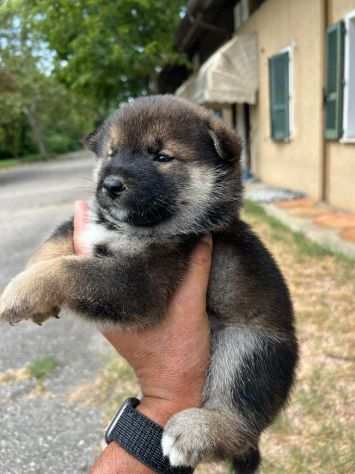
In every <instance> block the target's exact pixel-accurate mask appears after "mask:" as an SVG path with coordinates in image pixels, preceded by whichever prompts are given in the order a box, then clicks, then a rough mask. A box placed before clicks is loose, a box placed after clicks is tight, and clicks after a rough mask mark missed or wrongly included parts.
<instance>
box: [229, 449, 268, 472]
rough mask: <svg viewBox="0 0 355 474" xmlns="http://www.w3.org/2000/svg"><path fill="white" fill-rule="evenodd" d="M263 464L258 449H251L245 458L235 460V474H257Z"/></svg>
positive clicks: (239, 457) (245, 454)
mask: <svg viewBox="0 0 355 474" xmlns="http://www.w3.org/2000/svg"><path fill="white" fill-rule="evenodd" d="M260 462H261V456H260V451H259V449H258V448H255V449H250V450H249V451H247V452H246V453H244V454H243V456H238V457H236V458H234V459H233V461H232V464H233V469H234V472H235V474H256V473H257V470H258V467H259V465H260Z"/></svg>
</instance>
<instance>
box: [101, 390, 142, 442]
mask: <svg viewBox="0 0 355 474" xmlns="http://www.w3.org/2000/svg"><path fill="white" fill-rule="evenodd" d="M138 405H139V400H138V398H128V399H127V400H126V401H125V402H124V403H123V405H122V406H121V408H120V409H119V410H118V412H117V413H116V415H115V416H114V417H113V419H112V421H111V423H110V424H109V426H108V428H107V429H106V432H105V441H106V443H107V444H109V443H111V441H112V432H113V430H114V429H115V427H116V425H117V422H118V420H119V419H120V418H121V416H122V414H123V413H124V411H125V410H126V408H127V407H133V408H136V407H137V406H138Z"/></svg>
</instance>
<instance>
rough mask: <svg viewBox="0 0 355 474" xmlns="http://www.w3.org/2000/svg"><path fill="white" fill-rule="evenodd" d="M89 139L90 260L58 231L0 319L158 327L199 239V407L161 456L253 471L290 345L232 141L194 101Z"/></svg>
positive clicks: (127, 110) (289, 365) (129, 117)
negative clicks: (75, 319) (202, 361)
mask: <svg viewBox="0 0 355 474" xmlns="http://www.w3.org/2000/svg"><path fill="white" fill-rule="evenodd" d="M87 144H88V146H89V147H90V149H91V150H92V151H94V152H95V153H96V155H97V160H98V161H97V168H96V172H95V189H96V191H95V195H94V197H93V200H92V204H91V216H90V224H89V225H88V228H87V232H86V234H85V235H84V240H85V245H87V247H88V249H89V256H87V257H79V256H76V255H74V251H73V241H72V236H73V222H72V220H71V221H68V222H66V223H64V224H63V225H61V226H60V227H59V228H58V229H57V230H56V231H55V232H54V233H53V235H52V236H51V237H50V239H49V240H48V241H47V242H46V243H44V244H43V246H42V247H41V248H40V249H39V250H38V251H37V253H36V254H35V255H34V256H33V258H32V260H31V261H30V264H29V266H28V267H27V268H26V269H25V271H24V272H23V273H21V274H19V275H18V276H17V277H16V278H14V280H13V281H12V282H10V284H9V285H8V287H7V288H6V289H5V291H4V293H3V294H2V296H1V299H0V318H1V319H3V320H7V321H9V322H13V323H15V322H17V321H20V320H22V319H33V320H34V321H36V322H39V323H41V322H42V321H44V320H46V319H47V318H49V317H51V316H56V315H58V313H59V311H60V310H61V309H62V308H66V309H69V310H71V311H73V312H75V313H77V314H78V315H79V316H81V317H83V318H85V319H88V320H91V321H95V322H97V323H99V324H100V323H105V324H112V325H118V326H120V327H122V328H126V327H141V328H142V327H148V326H152V325H154V324H159V321H160V320H161V319H162V318H163V317H164V314H165V313H166V309H167V305H168V303H169V298H170V296H171V295H172V294H173V292H174V291H175V289H176V287H177V285H178V283H179V281H180V280H181V278H182V275H183V273H184V271H185V268H186V266H187V262H188V260H189V256H190V254H191V251H192V249H193V248H194V245H195V244H196V242H197V241H198V240H199V239H200V238H201V236H202V235H203V234H206V233H211V234H212V235H213V241H214V254H213V263H212V270H211V275H210V282H209V290H208V300H207V310H208V315H209V319H210V325H211V337H212V353H211V360H210V367H209V371H208V375H207V378H206V384H205V389H204V401H203V405H202V406H201V408H198V409H197V408H196V409H189V410H185V411H182V412H181V413H178V414H177V415H175V416H174V417H172V419H171V420H170V421H169V422H168V424H167V425H166V427H165V429H164V435H163V440H162V447H163V452H164V454H165V455H166V456H168V457H169V459H170V462H171V464H172V465H190V466H196V465H197V464H198V463H199V462H200V461H202V460H204V461H205V460H212V459H220V458H229V459H231V460H232V461H233V465H234V467H235V470H236V472H237V473H239V474H251V473H254V472H256V469H257V467H258V465H259V463H260V454H259V449H258V442H259V437H260V434H261V433H262V431H263V430H264V429H265V428H266V427H267V426H268V425H270V423H272V421H273V420H274V418H275V416H276V415H277V414H278V412H279V411H280V409H281V408H282V407H283V405H284V404H285V402H286V400H287V397H288V394H289V391H290V388H291V386H292V382H293V378H294V372H295V366H296V362H297V341H296V337H295V332H294V327H293V310H292V304H291V301H290V297H289V293H288V290H287V287H286V284H285V282H284V280H283V277H282V275H281V273H280V271H279V269H278V268H277V265H276V263H275V262H274V260H273V258H272V256H271V255H270V254H269V252H268V251H267V250H266V249H265V247H264V246H263V245H262V243H261V242H260V241H259V239H258V238H257V237H256V236H255V235H254V234H253V232H252V231H251V230H250V228H249V227H248V225H247V224H245V223H244V222H243V221H242V220H241V219H240V217H239V211H240V207H241V205H242V197H241V196H242V185H241V178H240V163H239V157H240V141H239V139H238V137H237V136H236V134H235V133H234V132H233V131H232V130H230V129H228V128H227V127H226V125H225V124H224V123H223V122H222V121H221V120H220V119H218V118H217V117H215V116H214V115H212V114H211V113H210V112H208V111H207V110H205V109H203V108H201V107H199V106H196V105H194V104H192V103H190V102H188V101H185V100H182V99H178V98H176V97H173V96H152V97H144V98H139V99H137V100H135V101H133V102H131V103H128V104H126V105H124V106H122V107H121V108H120V109H119V110H118V111H117V112H115V113H114V114H113V115H112V116H111V117H109V118H108V119H107V120H106V122H105V123H104V124H103V125H102V126H101V127H99V128H98V129H97V130H96V131H95V132H93V133H92V134H90V135H89V137H88V138H87ZM187 317H188V316H187ZM177 336H178V335H177Z"/></svg>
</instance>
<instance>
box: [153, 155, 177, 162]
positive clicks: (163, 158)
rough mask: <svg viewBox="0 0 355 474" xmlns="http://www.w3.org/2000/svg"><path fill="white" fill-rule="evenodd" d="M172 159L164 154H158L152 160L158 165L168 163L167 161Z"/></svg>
mask: <svg viewBox="0 0 355 474" xmlns="http://www.w3.org/2000/svg"><path fill="white" fill-rule="evenodd" d="M173 159H174V157H173V156H170V155H165V154H164V153H158V154H157V155H155V156H154V158H153V160H154V161H157V162H158V163H169V161H172V160H173Z"/></svg>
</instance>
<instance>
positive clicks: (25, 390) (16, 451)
mask: <svg viewBox="0 0 355 474" xmlns="http://www.w3.org/2000/svg"><path fill="white" fill-rule="evenodd" d="M78 156H79V155H76V154H74V155H73V156H72V157H71V158H70V159H69V160H65V161H57V162H51V163H47V164H33V165H30V166H26V167H23V168H22V167H21V168H18V169H13V170H9V171H2V172H0V239H1V241H0V288H3V287H4V286H5V285H6V283H7V282H8V281H9V279H10V278H11V277H12V276H14V275H15V274H16V273H18V272H19V271H20V270H21V269H22V267H23V265H24V263H25V262H26V260H27V259H28V257H29V256H30V255H31V253H32V252H33V250H34V248H35V247H36V246H37V245H38V244H39V243H40V242H41V241H42V240H43V239H44V238H45V237H46V235H48V233H49V232H50V231H51V229H53V227H54V226H55V225H56V224H57V223H60V222H61V221H62V220H64V219H65V218H67V217H70V215H71V214H72V212H73V202H74V200H75V199H78V198H85V197H87V196H88V194H89V191H90V188H91V170H92V166H93V158H92V157H89V156H88V155H87V156H86V155H84V156H83V154H81V156H80V158H78ZM108 350H109V349H108V348H107V345H106V344H105V342H104V341H103V339H102V337H101V336H100V335H99V334H98V333H97V331H96V330H95V329H94V328H93V327H91V326H89V325H87V324H86V323H82V322H81V321H79V320H74V319H70V318H68V317H67V318H65V317H63V318H62V319H60V320H53V321H49V322H47V323H46V324H45V325H44V326H42V327H38V326H36V325H34V324H32V323H30V322H24V323H21V324H19V325H18V326H16V327H10V326H8V325H4V324H2V325H1V326H0V474H28V473H37V474H76V473H83V472H87V471H88V467H89V465H90V464H91V463H92V461H93V459H94V457H95V455H97V453H98V449H99V446H100V442H101V440H102V433H103V425H102V415H101V413H100V411H99V410H98V409H97V408H93V407H88V406H85V403H82V401H80V402H73V401H71V400H70V394H71V393H73V392H74V391H75V390H76V389H77V388H78V387H80V386H81V385H82V384H86V383H89V382H92V381H93V380H94V379H95V376H96V373H97V371H98V369H99V368H100V367H102V365H103V364H104V354H105V353H106V351H108ZM44 357H51V358H54V359H55V360H56V361H57V363H58V367H57V368H56V369H54V371H53V372H52V373H51V374H50V375H49V376H48V377H47V378H46V379H45V381H44V387H45V390H44V392H43V393H37V392H36V390H35V387H36V382H35V380H33V379H30V380H22V381H21V380H12V381H11V380H10V381H8V382H4V381H3V382H1V375H3V374H4V373H8V371H9V370H13V369H15V371H16V370H17V369H21V368H23V367H26V366H28V365H29V364H30V363H32V362H33V361H38V360H39V359H41V358H44ZM15 373H16V372H15Z"/></svg>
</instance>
